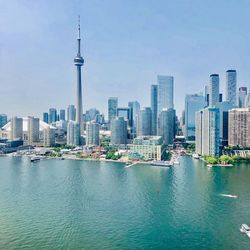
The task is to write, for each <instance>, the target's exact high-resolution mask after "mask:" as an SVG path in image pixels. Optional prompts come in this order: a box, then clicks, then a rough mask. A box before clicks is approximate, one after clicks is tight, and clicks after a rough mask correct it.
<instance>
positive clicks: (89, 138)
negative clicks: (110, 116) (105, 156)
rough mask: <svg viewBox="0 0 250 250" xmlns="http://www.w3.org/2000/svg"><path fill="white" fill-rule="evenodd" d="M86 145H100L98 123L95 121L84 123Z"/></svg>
mask: <svg viewBox="0 0 250 250" xmlns="http://www.w3.org/2000/svg"><path fill="white" fill-rule="evenodd" d="M86 145H87V146H98V145H100V125H99V124H98V123H96V122H87V123H86Z"/></svg>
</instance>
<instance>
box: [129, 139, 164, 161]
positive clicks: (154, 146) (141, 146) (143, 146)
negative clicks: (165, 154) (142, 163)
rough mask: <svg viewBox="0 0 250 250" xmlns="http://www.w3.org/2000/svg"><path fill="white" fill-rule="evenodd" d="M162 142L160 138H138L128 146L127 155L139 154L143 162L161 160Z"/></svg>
mask: <svg viewBox="0 0 250 250" xmlns="http://www.w3.org/2000/svg"><path fill="white" fill-rule="evenodd" d="M162 144H163V142H162V138H161V137H160V136H139V137H136V138H135V139H134V140H133V144H131V145H129V147H130V153H129V155H133V154H135V153H136V154H139V155H140V156H141V157H142V158H143V159H144V160H146V161H147V160H161V155H162V150H163V145H162Z"/></svg>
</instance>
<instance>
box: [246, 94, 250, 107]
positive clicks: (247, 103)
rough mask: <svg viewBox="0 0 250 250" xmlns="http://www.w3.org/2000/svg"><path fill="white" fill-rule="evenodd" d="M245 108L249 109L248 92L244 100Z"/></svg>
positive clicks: (249, 99)
mask: <svg viewBox="0 0 250 250" xmlns="http://www.w3.org/2000/svg"><path fill="white" fill-rule="evenodd" d="M245 108H250V92H248V94H247V96H246V98H245Z"/></svg>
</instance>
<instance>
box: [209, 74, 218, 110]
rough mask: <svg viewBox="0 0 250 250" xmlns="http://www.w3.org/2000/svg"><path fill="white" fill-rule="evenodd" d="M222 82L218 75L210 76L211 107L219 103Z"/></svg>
mask: <svg viewBox="0 0 250 250" xmlns="http://www.w3.org/2000/svg"><path fill="white" fill-rule="evenodd" d="M219 98H220V81H219V75H218V74H212V75H210V81H209V107H214V106H216V105H217V103H219Z"/></svg>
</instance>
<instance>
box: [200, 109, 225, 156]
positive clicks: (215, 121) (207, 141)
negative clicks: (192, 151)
mask: <svg viewBox="0 0 250 250" xmlns="http://www.w3.org/2000/svg"><path fill="white" fill-rule="evenodd" d="M195 142H196V153H198V154H200V155H211V156H219V154H220V150H219V145H220V111H219V109H218V108H212V107H208V108H205V109H202V110H200V111H198V112H196V139H195Z"/></svg>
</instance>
